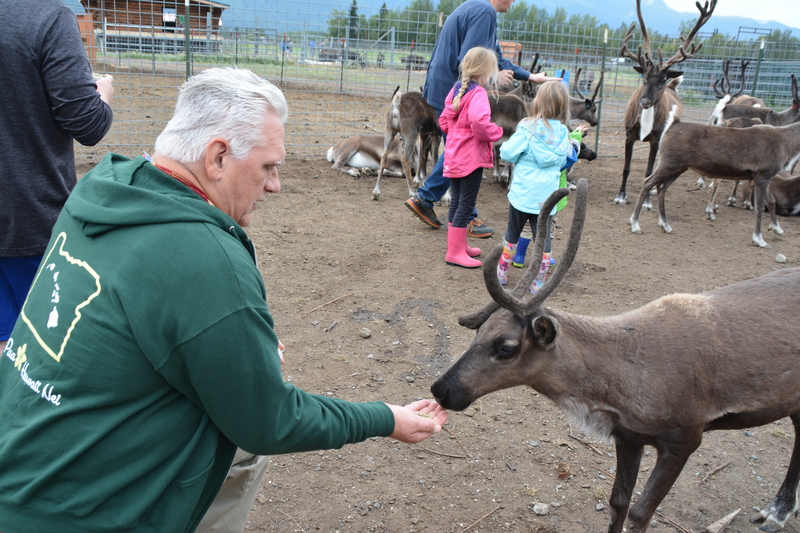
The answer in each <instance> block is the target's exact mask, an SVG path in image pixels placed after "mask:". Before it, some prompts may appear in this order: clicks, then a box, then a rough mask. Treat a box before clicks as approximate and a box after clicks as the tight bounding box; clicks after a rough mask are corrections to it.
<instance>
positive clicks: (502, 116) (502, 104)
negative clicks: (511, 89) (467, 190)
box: [489, 91, 531, 187]
mask: <svg viewBox="0 0 800 533" xmlns="http://www.w3.org/2000/svg"><path fill="white" fill-rule="evenodd" d="M489 107H490V108H491V111H492V122H494V123H495V124H497V125H498V126H500V127H501V128H503V136H502V137H500V139H499V140H497V141H495V143H494V179H495V180H496V181H497V182H498V183H500V184H502V185H504V186H506V187H508V185H509V184H510V183H511V179H512V173H513V168H514V166H513V165H511V164H508V163H507V164H506V165H505V167H504V168H503V171H502V172H501V171H500V146H501V145H502V144H503V143H504V142H506V141H507V140H508V139H509V138H510V137H511V136H512V135H514V132H515V131H517V124H519V121H520V120H522V119H523V118H525V117H527V116H530V114H531V110H530V105H529V104H528V103H527V102H526V101H525V100H523V99H522V98H520V97H519V96H516V95H513V94H510V93H499V92H495V91H493V92H491V93H490V94H489Z"/></svg>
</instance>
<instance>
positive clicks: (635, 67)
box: [633, 65, 644, 74]
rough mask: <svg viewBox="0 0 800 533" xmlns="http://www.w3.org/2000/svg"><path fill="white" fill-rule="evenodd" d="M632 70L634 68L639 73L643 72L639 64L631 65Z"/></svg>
mask: <svg viewBox="0 0 800 533" xmlns="http://www.w3.org/2000/svg"><path fill="white" fill-rule="evenodd" d="M633 70H635V71H636V72H638V73H639V74H644V69H643V68H642V67H640V66H639V65H633Z"/></svg>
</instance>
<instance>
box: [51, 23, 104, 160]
mask: <svg viewBox="0 0 800 533" xmlns="http://www.w3.org/2000/svg"><path fill="white" fill-rule="evenodd" d="M42 31H43V32H44V35H43V36H42V38H41V39H39V41H38V42H40V43H42V44H41V46H42V50H41V52H42V53H41V54H40V55H39V57H40V58H41V62H42V63H41V65H40V70H41V75H42V79H43V81H44V84H45V88H46V90H47V94H48V97H49V100H50V107H51V109H52V112H53V117H54V119H55V122H56V124H58V126H59V127H60V128H61V129H62V130H64V131H65V132H67V133H68V134H69V135H70V136H72V137H73V138H74V139H76V140H77V141H78V142H79V143H81V144H83V145H86V146H93V145H95V144H97V143H98V142H100V140H101V139H102V138H103V137H105V135H106V133H108V130H109V129H110V128H111V122H112V119H113V113H112V111H111V108H110V107H109V106H108V104H106V103H105V102H104V101H103V100H102V99H101V98H100V94H99V93H98V92H97V86H96V85H95V83H94V80H93V79H92V71H91V67H90V65H89V60H88V59H87V57H86V52H85V51H84V50H83V45H82V42H81V37H80V31H79V29H78V23H77V20H76V19H75V16H74V15H72V13H71V12H70V11H69V10H59V11H58V13H57V14H56V16H55V17H54V18H53V20H52V24H48V25H45V27H44V28H43V29H42Z"/></svg>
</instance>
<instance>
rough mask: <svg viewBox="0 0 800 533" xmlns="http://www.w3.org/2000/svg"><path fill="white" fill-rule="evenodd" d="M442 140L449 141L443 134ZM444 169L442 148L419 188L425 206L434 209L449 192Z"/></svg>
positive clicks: (448, 180) (473, 216)
mask: <svg viewBox="0 0 800 533" xmlns="http://www.w3.org/2000/svg"><path fill="white" fill-rule="evenodd" d="M442 111H443V110H442V109H437V110H436V116H439V115H441V114H442ZM442 141H443V142H447V136H446V135H444V134H442ZM443 171H444V150H442V154H441V155H440V156H439V159H438V160H437V161H436V164H435V165H433V170H431V173H430V174H429V175H428V177H427V178H425V184H424V185H423V186H422V187H420V188H419V189H417V197H418V198H419V199H420V200H422V203H423V204H425V206H427V207H429V208H431V209H433V204H434V203H435V202H438V201H439V200H441V199H442V196H444V193H446V192H447V189H449V188H450V178H446V177H445V176H444V174H443V173H442V172H443ZM473 218H478V209H477V208H473V209H472V218H470V220H472V219H473Z"/></svg>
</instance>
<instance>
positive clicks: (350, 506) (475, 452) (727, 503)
mask: <svg viewBox="0 0 800 533" xmlns="http://www.w3.org/2000/svg"><path fill="white" fill-rule="evenodd" d="M115 76H116V79H117V83H118V84H119V87H118V90H117V94H116V96H115V102H116V103H115V108H116V109H117V111H115V125H114V127H113V129H112V132H111V134H110V135H109V139H108V142H109V143H120V142H121V143H130V144H125V145H124V146H123V149H117V150H115V151H121V152H122V153H129V154H131V155H137V154H138V153H140V150H141V149H148V150H149V149H150V148H149V146H150V144H151V143H152V140H153V139H154V138H155V137H154V135H155V133H154V132H157V131H158V130H159V129H160V127H162V126H161V123H163V122H165V121H166V120H167V119H168V118H169V116H170V115H171V109H172V107H173V106H174V95H175V90H174V86H175V85H177V84H178V83H179V81H178V82H176V81H175V80H173V79H171V78H158V77H155V78H154V77H146V76H137V75H132V74H128V73H124V72H115ZM162 84H163V85H164V87H161V86H160V85H162ZM287 96H288V98H289V100H290V108H291V110H292V117H293V119H292V123H290V124H289V125H287V131H288V133H289V134H290V135H292V134H294V135H298V134H302V135H304V136H307V137H309V141H308V142H311V143H317V144H318V145H319V146H325V148H327V146H329V145H330V144H332V143H331V142H330V140H329V139H330V138H333V137H336V138H341V136H343V135H346V134H349V131H348V128H345V127H344V126H342V127H339V128H338V129H336V130H335V131H329V132H327V133H326V135H325V136H324V137H316V136H317V135H318V130H316V129H315V128H312V127H309V126H308V125H307V123H308V122H309V121H307V120H305V115H304V113H305V114H307V115H308V116H311V115H313V114H315V113H316V111H315V109H316V108H317V107H319V106H327V108H329V109H330V110H331V113H336V112H339V110H340V108H343V107H346V106H344V105H343V104H341V103H337V102H340V101H341V96H340V95H334V94H331V95H321V94H320V93H316V94H310V93H307V92H304V91H294V90H292V91H291V92H287ZM153 98H156V100H153ZM385 101H386V99H385V98H378V99H376V100H375V103H374V105H376V106H377V105H380V106H384V105H385ZM326 102H332V103H333V104H326ZM348 105H354V106H356V107H358V108H359V109H366V107H365V105H364V104H363V103H361V104H360V103H357V102H353V103H348ZM332 117H333V118H332V119H331V120H334V121H335V120H338V119H337V117H338V115H332ZM342 117H344V115H342ZM129 130H133V131H134V132H141V135H139V134H137V135H132V134H128V133H126V132H127V131H129ZM362 130H363V127H362ZM364 132H365V133H373V132H372V131H364ZM615 135H617V136H618V135H620V132H619V129H618V128H617V130H616V131H615V129H614V128H613V127H606V128H605V129H604V134H603V137H602V138H601V143H602V142H605V140H606V139H609V138H612V137H613V136H615ZM129 138H130V139H131V140H128V139H129ZM312 139H316V140H312ZM592 139H593V138H592ZM138 143H141V144H142V145H143V148H140V147H139V146H138ZM637 146H642V147H643V145H641V143H637ZM639 150H640V152H641V151H642V150H643V148H639ZM96 151H97V152H98V153H99V155H100V156H101V155H102V153H104V152H105V150H104V149H103V147H102V146H101V147H98V148H97V149H96ZM290 153H292V149H291V148H290ZM85 159H87V160H88V161H89V163H87V164H84V165H82V167H81V170H82V171H85V170H88V168H90V167H91V165H92V161H93V159H92V157H89V158H85ZM621 170H622V161H621V160H620V159H619V158H613V157H605V158H600V159H598V160H596V161H594V162H591V163H586V162H581V163H580V164H579V166H578V167H577V168H576V171H575V176H576V177H585V178H587V179H588V181H589V198H590V205H589V210H588V217H587V222H586V227H585V231H584V235H583V239H582V242H581V247H580V250H579V251H578V255H577V258H576V260H575V262H574V263H573V265H572V268H571V269H570V271H569V272H568V274H567V276H566V277H565V279H564V280H563V282H562V284H561V286H560V287H559V288H558V289H557V290H556V292H555V293H553V294H552V295H551V297H550V298H549V300H548V301H547V302H546V305H548V306H550V307H553V308H557V309H561V310H565V311H569V312H573V313H578V314H585V315H593V316H602V315H610V314H616V313H620V312H623V311H627V310H630V309H634V308H636V307H639V306H641V305H643V304H645V303H647V302H649V301H651V300H653V299H656V298H658V297H660V296H662V295H664V294H669V293H673V292H688V293H697V292H701V291H705V290H709V289H712V288H715V287H720V286H724V285H727V284H730V283H734V282H737V281H741V280H744V279H747V278H751V277H756V276H759V275H762V274H765V273H767V272H770V271H773V270H775V269H779V268H788V267H793V266H798V263H800V218H799V217H794V218H785V217H781V218H780V222H781V226H782V227H783V229H784V230H785V235H784V236H776V235H774V234H773V233H767V232H766V227H767V223H766V217H765V223H764V229H765V232H764V238H765V239H766V241H767V242H768V243H769V244H770V245H772V246H773V248H772V249H762V248H758V247H755V246H753V245H752V244H751V234H752V230H753V222H754V215H753V212H752V211H745V210H744V209H742V208H731V207H726V206H725V205H724V201H723V202H722V204H723V205H722V206H721V207H720V213H719V215H718V216H717V219H716V220H715V221H713V222H711V221H708V220H706V218H705V214H704V209H705V206H706V204H707V202H708V197H709V195H708V193H707V192H706V191H704V190H689V189H693V188H695V181H696V176H694V175H693V174H691V173H687V174H686V175H684V176H683V177H681V178H680V179H679V180H678V181H677V182H676V183H675V184H674V185H673V186H672V187H671V188H670V190H669V192H668V194H667V214H668V217H669V221H670V223H671V225H672V228H673V230H674V232H673V233H672V234H669V235H668V234H665V233H663V232H662V230H661V229H660V228H659V227H658V226H657V225H656V216H655V214H654V213H650V212H644V213H643V214H642V217H641V227H642V230H643V231H644V232H645V234H644V235H634V234H632V233H631V231H630V227H629V226H628V223H627V221H628V219H629V217H630V215H631V212H632V209H633V206H632V205H627V206H624V207H621V206H617V205H612V203H611V200H612V198H613V197H614V196H615V194H616V192H617V190H618V188H619V183H620V179H621ZM281 177H282V184H283V188H282V191H281V193H280V194H278V195H272V196H270V197H269V198H268V200H267V201H266V202H264V203H263V204H262V205H261V207H260V208H259V210H258V211H257V212H256V218H255V222H254V224H253V225H252V226H251V228H250V229H249V230H248V232H249V233H250V235H251V237H252V238H253V239H254V241H255V242H256V244H257V246H258V250H259V267H260V269H261V272H262V273H263V276H264V280H265V282H266V286H267V292H268V296H269V303H270V309H271V311H272V313H273V315H274V317H275V322H276V327H277V330H278V334H279V335H280V338H281V340H282V341H283V342H284V343H285V344H286V346H287V350H286V354H285V355H286V365H285V366H284V369H283V370H284V374H285V379H286V380H288V381H291V382H292V383H294V384H296V385H297V386H299V387H302V388H303V389H305V390H307V391H310V392H314V393H318V394H324V395H331V396H336V397H341V398H345V399H348V400H353V401H372V400H384V401H388V402H391V403H396V404H405V403H409V402H411V401H414V400H415V399H417V398H428V397H430V392H429V388H430V386H431V384H432V383H433V381H434V380H435V379H436V377H437V376H438V375H440V374H441V373H442V372H443V371H444V370H445V369H447V368H448V367H449V366H450V365H451V364H452V363H453V362H454V361H455V360H456V359H457V358H458V357H459V356H460V355H461V354H462V353H463V352H464V351H465V350H466V349H467V347H468V346H469V344H470V342H471V340H472V338H473V337H474V332H472V331H470V330H467V329H464V328H462V327H460V326H458V324H457V317H458V316H459V315H462V314H465V313H469V312H472V311H474V310H476V309H477V308H478V307H480V306H482V305H483V304H484V303H485V302H487V301H488V299H489V296H488V293H487V292H486V289H485V287H484V284H483V279H482V273H481V271H480V270H467V269H462V268H458V267H453V266H448V265H446V264H445V262H444V254H445V250H446V240H447V236H446V232H445V230H433V229H431V228H429V227H427V226H425V225H424V224H423V223H422V222H420V221H419V220H417V219H416V218H414V217H413V216H412V215H411V213H410V212H409V211H408V209H406V208H405V207H404V206H403V202H404V201H405V200H406V199H407V198H408V192H407V188H406V185H405V180H403V179H397V178H389V179H387V180H385V181H384V183H383V186H382V197H381V200H380V201H378V202H376V201H373V200H372V199H371V192H372V188H373V186H374V178H372V177H368V178H360V179H356V178H353V177H351V176H349V175H346V174H343V173H340V172H337V171H334V170H332V169H331V168H330V163H328V162H327V161H325V160H324V158H322V157H319V158H310V159H303V158H301V157H300V156H294V155H290V157H289V158H288V159H287V161H286V164H285V165H284V166H283V167H282V168H281ZM643 177H644V158H643V157H641V155H640V156H639V157H638V158H637V160H635V161H634V167H633V171H632V174H631V183H630V185H629V188H628V194H629V197H632V198H634V197H635V196H636V194H638V188H639V185H640V184H641V180H642V179H643ZM730 188H731V185H730V184H726V185H724V189H723V196H722V198H725V197H727V194H728V193H729V191H730ZM478 209H479V211H480V216H481V218H482V219H483V220H484V221H485V222H486V223H488V224H490V225H491V226H493V227H494V228H495V230H496V233H495V236H494V237H492V238H490V239H471V241H472V242H471V244H472V245H473V246H475V245H479V246H481V247H482V248H483V249H484V256H485V255H486V253H488V251H489V250H490V249H491V247H492V246H494V245H495V244H497V243H499V242H500V240H501V238H502V234H503V232H504V231H505V225H506V219H507V213H508V204H507V200H506V197H505V191H504V190H503V189H502V188H501V187H500V186H499V185H497V184H496V183H494V182H493V181H492V180H489V179H487V180H485V181H484V184H483V186H482V188H481V193H480V196H479V199H478ZM437 213H438V214H439V217H440V218H442V219H445V218H446V208H444V207H438V208H437ZM571 217H572V209H571V208H567V209H566V210H564V211H563V212H562V213H561V214H560V215H559V220H558V226H559V228H558V229H557V230H556V232H555V235H554V239H555V240H554V244H553V248H554V254H555V257H556V258H558V257H559V254H560V252H561V251H562V250H563V247H564V244H565V239H566V231H567V228H568V227H569V223H570V221H571ZM778 254H782V255H783V256H785V257H786V258H787V262H785V263H778V262H776V257H777V256H778ZM520 275H521V270H520V269H513V268H512V272H511V276H512V279H511V283H515V278H518V277H519V276H520ZM720 327H731V326H730V325H728V324H720ZM792 443H793V430H792V427H791V424H790V422H789V421H788V419H786V420H781V421H778V422H775V423H772V424H770V425H768V426H764V427H756V428H750V429H748V430H747V431H724V432H716V433H712V434H708V435H707V436H706V439H705V441H704V442H703V444H702V446H701V447H700V448H699V449H698V450H697V451H696V452H695V454H694V455H693V456H692V457H691V458H690V460H689V462H688V464H687V466H686V468H685V469H684V471H683V474H682V475H681V476H680V478H679V479H678V481H677V483H676V484H675V486H674V487H673V489H672V490H671V491H670V493H669V495H668V496H667V497H666V498H665V499H664V501H663V503H662V505H661V507H660V508H659V512H658V514H657V515H656V516H655V523H654V524H653V525H652V526H651V530H652V531H683V532H687V531H695V532H697V531H701V530H702V529H703V528H704V527H706V526H707V525H709V524H710V523H712V522H713V521H715V520H717V519H719V518H720V517H722V516H724V515H726V514H728V513H730V512H732V511H734V510H736V509H739V508H741V509H742V512H741V513H740V515H739V516H738V517H737V518H736V519H735V520H734V521H733V523H732V524H731V525H730V526H729V528H728V529H727V531H728V532H740V531H755V528H754V527H753V526H752V525H751V524H750V523H749V522H748V521H747V517H748V516H749V515H751V514H753V508H758V507H761V506H764V505H766V504H767V503H768V502H769V501H770V500H771V499H772V498H773V497H774V495H775V493H776V491H777V489H778V487H779V485H780V483H781V481H782V480H783V476H784V474H785V471H786V466H787V465H788V462H789V457H790V453H791V448H792ZM654 460H655V452H654V451H652V450H650V451H648V452H647V455H646V456H645V458H644V461H643V467H642V471H641V473H640V476H639V485H638V486H637V491H638V490H641V489H642V487H643V483H644V482H645V480H646V478H647V475H648V474H649V472H650V470H651V469H652V466H653V464H654ZM562 463H563V464H562ZM615 464H616V463H615V453H614V449H613V447H611V446H607V445H604V444H599V443H595V442H593V441H591V440H590V439H588V438H587V437H585V436H583V435H579V434H574V433H572V432H571V429H570V427H569V425H568V423H567V422H566V419H565V417H564V416H563V415H562V414H561V412H560V411H559V410H558V409H557V408H556V407H555V406H554V405H553V404H552V403H551V402H550V401H549V400H548V399H547V398H545V397H544V396H542V395H539V394H537V393H536V392H535V391H533V390H531V389H526V388H523V387H517V388H514V389H508V390H504V391H500V392H496V393H493V394H490V395H488V396H486V397H484V398H482V399H481V400H479V401H478V402H476V403H475V404H474V405H473V406H472V407H470V408H468V409H467V410H466V411H465V412H462V413H452V414H451V416H450V419H449V421H448V423H447V425H446V431H443V432H442V433H441V434H439V435H436V436H434V437H432V438H431V439H429V440H427V441H425V442H424V443H422V445H406V444H402V443H398V442H395V441H392V440H391V439H370V440H368V441H367V442H364V443H360V444H354V445H350V446H346V447H345V448H343V449H341V450H329V451H322V452H314V453H305V454H294V455H287V456H277V457H274V458H273V459H272V462H271V465H270V468H269V471H268V473H267V475H266V476H265V478H264V481H263V484H262V487H261V491H260V495H259V497H258V499H257V502H256V504H255V506H254V507H253V510H252V512H251V515H250V519H249V522H248V524H247V528H246V529H247V531H268V532H275V533H283V532H300V531H321V532H325V533H335V532H342V533H345V532H349V533H414V532H430V533H462V532H463V533H466V532H473V531H520V532H525V533H527V532H536V533H571V532H593V533H595V532H602V531H605V530H606V528H607V520H608V501H607V500H608V496H609V494H610V491H611V484H612V481H613V475H614V466H615ZM566 469H568V472H569V473H568V476H567V477H566V478H565V479H560V478H559V473H563V472H564V471H565V470H566ZM562 477H563V476H562ZM536 504H545V506H546V514H537V512H536V511H534V506H536ZM542 507H543V506H541V505H539V506H536V510H538V511H539V512H540V513H541V512H543V511H542ZM786 531H789V532H797V531H800V522H798V520H796V519H794V518H790V520H789V521H788V523H787V526H786Z"/></svg>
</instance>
